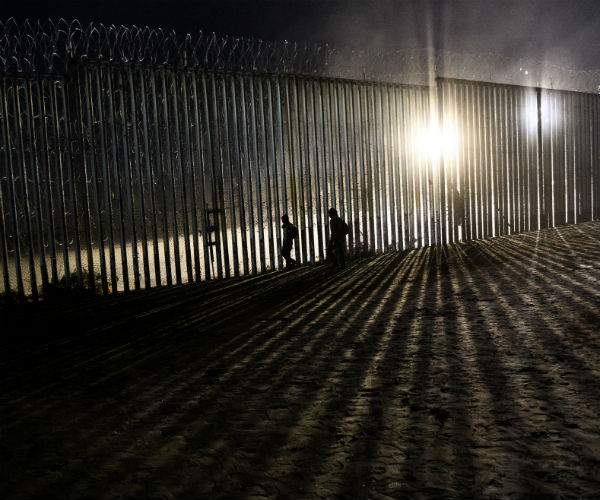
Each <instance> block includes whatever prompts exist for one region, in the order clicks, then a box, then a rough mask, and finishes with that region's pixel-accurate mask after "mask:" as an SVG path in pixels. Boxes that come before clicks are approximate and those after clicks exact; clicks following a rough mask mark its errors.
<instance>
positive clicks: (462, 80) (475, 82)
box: [435, 76, 600, 98]
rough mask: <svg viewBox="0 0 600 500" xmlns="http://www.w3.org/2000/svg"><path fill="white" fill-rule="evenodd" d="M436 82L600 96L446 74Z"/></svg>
mask: <svg viewBox="0 0 600 500" xmlns="http://www.w3.org/2000/svg"><path fill="white" fill-rule="evenodd" d="M435 80H436V82H441V83H444V82H447V83H457V84H461V85H478V86H486V87H496V88H498V87H504V88H512V89H525V90H537V89H540V90H543V91H544V92H551V93H552V92H555V93H560V94H564V93H572V94H585V95H592V96H597V97H598V98H600V94H597V93H592V92H585V91H582V90H568V89H567V90H564V89H553V88H549V87H544V86H542V85H517V84H514V83H495V82H486V81H481V80H468V79H465V78H451V77H445V76H438V77H436V79H435Z"/></svg>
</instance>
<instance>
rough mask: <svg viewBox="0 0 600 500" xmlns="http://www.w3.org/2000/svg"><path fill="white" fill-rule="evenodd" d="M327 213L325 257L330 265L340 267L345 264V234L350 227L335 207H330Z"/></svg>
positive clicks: (348, 231)
mask: <svg viewBox="0 0 600 500" xmlns="http://www.w3.org/2000/svg"><path fill="white" fill-rule="evenodd" d="M327 213H328V214H329V219H330V220H329V242H328V244H327V258H328V260H329V261H330V262H331V265H332V266H334V267H338V268H340V269H342V268H344V267H345V266H346V235H347V234H349V233H350V229H349V228H348V224H346V222H345V221H344V220H343V219H342V218H341V217H340V216H339V215H338V213H337V210H336V209H335V208H330V209H329V211H328V212H327Z"/></svg>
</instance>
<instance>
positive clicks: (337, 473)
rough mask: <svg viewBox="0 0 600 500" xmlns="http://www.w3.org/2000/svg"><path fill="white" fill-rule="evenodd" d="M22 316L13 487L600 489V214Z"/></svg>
mask: <svg viewBox="0 0 600 500" xmlns="http://www.w3.org/2000/svg"><path fill="white" fill-rule="evenodd" d="M2 314H3V316H4V319H3V325H2V340H1V342H2V346H1V347H2V355H1V358H0V359H1V362H0V369H1V371H2V377H1V387H0V398H1V399H0V419H1V420H0V498H3V499H13V498H15V499H16V498H38V497H39V498H64V499H67V498H223V499H224V498H248V499H249V498H261V499H262V498H291V499H295V498H303V499H308V498H466V497H476V498H552V499H554V498H556V499H558V498H590V499H591V498H600V222H594V223H586V224H579V225H575V226H569V227H563V228H558V229H551V230H544V231H540V232H535V233H528V234H522V235H517V236H510V237H502V238H495V239H493V240H490V241H480V242H472V243H468V244H458V245H452V246H449V247H447V248H436V249H432V248H426V249H419V250H414V251H410V252H402V253H393V254H386V255H382V256H378V257H374V258H371V259H364V260H357V261H353V262H351V263H350V265H349V267H348V268H347V269H346V270H344V271H341V272H333V271H331V270H329V269H327V268H325V267H324V266H319V267H303V268H299V269H296V270H294V271H291V272H280V273H269V274H264V275H261V276H258V277H251V278H245V279H237V280H227V281H221V282H212V283H204V284H201V285H189V286H184V287H178V288H170V289H166V288H165V289H155V290H149V291H144V292H139V293H130V294H119V295H116V296H109V297H98V298H93V299H89V298H88V299H82V300H79V301H78V302H73V303H71V304H70V305H66V304H60V303H54V304H50V303H43V304H38V305H29V306H27V307H12V308H9V309H6V310H4V311H2ZM10 323H12V325H13V326H12V327H11V326H10ZM52 328H56V329H59V331H60V333H58V334H51V333H50V332H51V329H52ZM33 332H36V333H35V334H34V333H33Z"/></svg>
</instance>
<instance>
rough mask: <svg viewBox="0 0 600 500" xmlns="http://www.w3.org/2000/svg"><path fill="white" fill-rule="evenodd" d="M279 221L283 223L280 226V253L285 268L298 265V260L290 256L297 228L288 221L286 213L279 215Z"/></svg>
mask: <svg viewBox="0 0 600 500" xmlns="http://www.w3.org/2000/svg"><path fill="white" fill-rule="evenodd" d="M281 222H283V225H282V226H281V228H282V229H283V243H282V245H281V255H282V256H283V258H284V259H285V268H286V269H289V268H291V267H296V266H297V265H298V262H297V261H296V260H295V259H292V256H291V253H292V247H293V246H294V240H295V239H296V238H298V228H297V227H296V226H294V224H292V223H291V222H290V219H289V217H288V215H287V214H283V215H282V216H281Z"/></svg>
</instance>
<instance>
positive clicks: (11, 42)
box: [0, 18, 600, 93]
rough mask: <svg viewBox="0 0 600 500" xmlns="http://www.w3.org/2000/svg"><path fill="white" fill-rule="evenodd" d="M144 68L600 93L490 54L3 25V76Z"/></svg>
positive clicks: (597, 75) (590, 81)
mask: <svg viewBox="0 0 600 500" xmlns="http://www.w3.org/2000/svg"><path fill="white" fill-rule="evenodd" d="M89 60H93V61H106V62H123V63H147V64H156V65H173V66H181V67H188V68H205V69H214V70H231V71H249V72H261V73H277V74H298V75H314V76H322V77H332V78H349V79H353V80H372V81H380V82H393V83H406V84H419V85H428V84H430V83H431V82H432V80H433V79H434V78H435V77H436V76H443V77H447V78H460V79H467V80H478V81H490V82H494V83H508V84H516V85H526V86H542V87H547V88H556V89H564V90H578V91H582V92H594V93H595V92H599V91H600V87H599V86H600V69H597V70H589V71H575V70H569V69H565V68H561V67H559V66H556V65H553V64H550V63H548V62H545V61H525V60H523V59H517V58H509V57H505V56H501V55H498V54H491V53H473V54H468V53H458V52H451V51H443V50H436V51H434V50H431V49H410V50H405V49H402V50H389V49H380V50H375V49H373V48H366V49H355V48H348V47H340V48H333V47H330V46H328V45H323V46H319V45H314V44H308V43H297V42H288V41H286V40H283V41H265V40H260V39H255V38H243V37H232V36H228V35H218V34H215V33H205V32H202V31H199V32H198V33H196V34H190V33H188V34H186V35H185V36H183V37H180V36H178V35H177V33H176V32H175V31H174V30H163V29H161V28H156V29H155V28H149V27H144V28H141V27H138V26H115V25H110V26H106V25H104V24H101V23H94V22H92V23H89V24H87V25H82V24H81V23H80V22H79V21H78V20H72V21H67V20H65V19H59V20H58V21H54V20H52V19H47V20H43V21H42V20H37V21H30V20H25V21H24V22H23V23H20V24H19V23H18V22H17V21H16V20H15V19H13V18H11V19H8V20H7V21H5V22H3V21H0V72H2V73H4V74H18V73H30V72H36V73H43V74H46V73H50V74H65V73H67V72H68V70H69V65H70V64H71V63H73V62H82V61H89Z"/></svg>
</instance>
